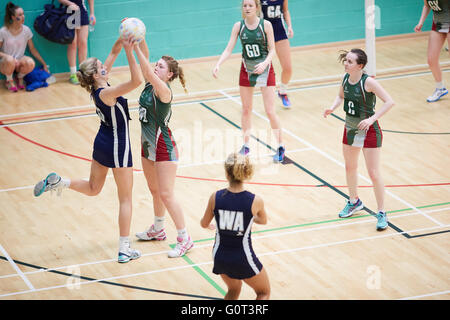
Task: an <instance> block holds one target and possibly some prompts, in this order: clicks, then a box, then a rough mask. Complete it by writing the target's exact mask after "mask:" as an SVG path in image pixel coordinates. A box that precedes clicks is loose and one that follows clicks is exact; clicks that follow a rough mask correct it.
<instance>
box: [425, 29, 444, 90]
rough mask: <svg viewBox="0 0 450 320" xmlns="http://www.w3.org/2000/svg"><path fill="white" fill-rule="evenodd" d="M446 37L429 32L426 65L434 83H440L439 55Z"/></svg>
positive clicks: (435, 32)
mask: <svg viewBox="0 0 450 320" xmlns="http://www.w3.org/2000/svg"><path fill="white" fill-rule="evenodd" d="M447 37H448V36H447ZM445 38H446V35H445V34H444V33H439V32H437V31H430V37H429V39H428V65H429V66H430V70H431V73H432V74H433V77H434V80H435V81H436V82H441V81H442V72H441V67H440V65H439V55H440V53H441V49H442V46H443V45H444V42H445Z"/></svg>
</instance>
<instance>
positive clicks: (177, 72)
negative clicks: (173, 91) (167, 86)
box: [161, 56, 187, 93]
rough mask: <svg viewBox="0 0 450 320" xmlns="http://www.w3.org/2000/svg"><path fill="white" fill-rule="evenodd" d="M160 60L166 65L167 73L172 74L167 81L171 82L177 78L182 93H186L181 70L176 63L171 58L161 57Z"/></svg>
mask: <svg viewBox="0 0 450 320" xmlns="http://www.w3.org/2000/svg"><path fill="white" fill-rule="evenodd" d="M161 59H163V60H164V61H165V62H166V63H167V66H168V67H169V71H170V72H173V76H172V77H171V78H170V79H169V81H173V80H174V79H176V78H179V79H180V82H181V85H182V86H183V89H184V92H185V93H187V89H186V80H185V78H184V72H183V69H182V68H181V67H180V66H179V65H178V61H177V60H175V59H174V58H173V57H171V56H162V57H161Z"/></svg>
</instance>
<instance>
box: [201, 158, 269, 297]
mask: <svg viewBox="0 0 450 320" xmlns="http://www.w3.org/2000/svg"><path fill="white" fill-rule="evenodd" d="M225 173H226V177H227V180H228V182H229V186H228V188H226V189H222V190H219V191H216V192H214V193H213V194H212V195H211V197H210V198H209V201H208V206H207V208H206V210H205V214H204V216H203V218H202V220H201V222H200V225H201V226H202V227H203V228H210V229H214V225H212V224H210V223H211V221H212V219H213V218H215V220H216V226H217V227H216V228H217V231H216V241H215V243H214V248H213V259H214V268H213V273H215V274H219V275H220V276H221V277H222V279H223V281H224V282H225V283H226V285H227V287H228V292H227V294H226V295H225V299H226V300H236V299H237V298H238V297H239V294H240V292H241V288H242V281H244V282H245V283H247V284H248V285H249V286H250V287H252V288H253V290H255V293H256V299H257V300H266V299H269V296H270V284H269V277H268V276H267V272H266V270H265V269H264V268H263V265H262V264H261V262H260V261H259V260H258V258H257V257H256V255H255V252H254V251H253V247H252V240H251V228H252V224H253V223H258V224H266V223H267V215H266V211H265V209H264V202H263V200H262V199H261V198H260V197H258V196H256V195H254V194H253V193H251V192H249V191H246V190H245V188H244V184H243V181H245V180H248V179H250V178H251V177H252V175H253V165H252V164H251V163H250V159H249V157H248V156H244V155H241V154H238V153H232V154H230V155H229V156H228V158H227V160H226V162H225Z"/></svg>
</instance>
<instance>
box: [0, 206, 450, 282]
mask: <svg viewBox="0 0 450 320" xmlns="http://www.w3.org/2000/svg"><path fill="white" fill-rule="evenodd" d="M446 204H448V203H444V204H442V205H446ZM430 206H435V205H428V206H426V207H430ZM406 210H412V209H410V208H407V209H400V210H399V211H398V212H402V211H406ZM447 210H450V207H445V208H439V209H431V210H428V211H427V213H433V212H442V211H447ZM388 213H390V214H391V213H395V212H392V211H391V212H388ZM416 215H419V213H418V212H412V213H407V214H400V215H396V216H392V217H391V216H390V217H389V219H390V220H391V219H398V218H403V217H411V216H416ZM366 217H371V215H370V214H367V215H361V216H360V215H358V216H353V217H350V218H348V219H357V218H366ZM348 219H333V220H324V221H315V222H309V223H305V224H300V225H293V226H284V227H278V228H271V229H266V230H258V231H252V233H253V234H254V235H256V234H261V233H266V232H274V231H281V230H286V229H292V228H302V227H308V226H311V225H317V224H323V223H330V222H338V224H333V225H327V226H321V227H313V228H307V229H300V230H293V231H287V232H281V233H276V234H275V233H271V234H270V235H263V236H253V237H252V239H265V238H271V237H279V236H283V235H292V234H296V233H304V232H309V231H318V230H326V229H336V228H340V227H345V226H351V225H356V224H365V223H373V220H372V219H367V220H363V221H356V222H347V221H348ZM339 221H342V222H339ZM213 240H215V238H214V237H212V238H205V239H199V240H194V243H199V242H205V241H213ZM169 246H171V244H169ZM212 246H213V244H212V243H211V244H204V245H195V247H194V249H198V248H204V247H212ZM169 251H170V250H163V251H157V252H150V253H145V254H142V255H141V257H149V256H155V255H160V254H167V253H168V252H169ZM110 262H117V259H105V260H98V261H92V262H85V263H80V264H73V265H68V266H60V267H54V268H47V269H40V270H35V271H28V272H24V274H25V275H30V274H36V273H42V272H48V271H56V270H63V269H69V268H73V267H84V266H90V265H95V264H102V263H110ZM17 276H18V274H15V273H14V274H9V275H3V276H0V279H4V278H11V277H17Z"/></svg>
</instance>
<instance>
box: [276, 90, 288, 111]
mask: <svg viewBox="0 0 450 320" xmlns="http://www.w3.org/2000/svg"><path fill="white" fill-rule="evenodd" d="M278 97H280V99H281V102H283V107H284V108H285V109H290V108H291V101H290V100H289V98H288V96H287V94H281V93H280V91H278Z"/></svg>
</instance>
